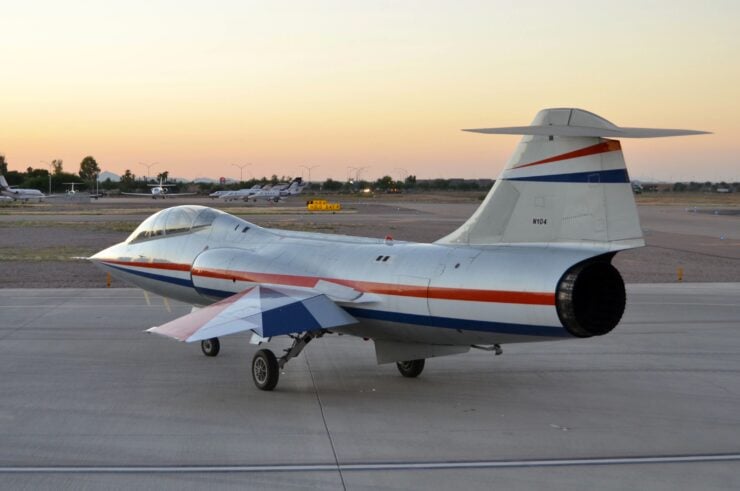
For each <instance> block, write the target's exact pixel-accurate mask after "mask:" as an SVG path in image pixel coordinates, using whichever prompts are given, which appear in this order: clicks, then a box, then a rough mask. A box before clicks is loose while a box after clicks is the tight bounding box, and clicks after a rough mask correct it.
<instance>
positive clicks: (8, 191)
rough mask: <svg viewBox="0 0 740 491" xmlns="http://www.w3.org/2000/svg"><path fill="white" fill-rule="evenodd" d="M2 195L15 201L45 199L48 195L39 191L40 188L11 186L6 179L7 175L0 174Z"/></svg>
mask: <svg viewBox="0 0 740 491" xmlns="http://www.w3.org/2000/svg"><path fill="white" fill-rule="evenodd" d="M0 195H2V196H5V197H8V198H10V199H12V200H13V201H28V200H31V199H36V200H39V201H41V200H43V199H45V198H47V196H46V195H45V194H44V193H42V192H41V191H39V190H38V189H21V188H16V187H11V186H9V185H8V181H6V180H5V176H3V175H1V174H0Z"/></svg>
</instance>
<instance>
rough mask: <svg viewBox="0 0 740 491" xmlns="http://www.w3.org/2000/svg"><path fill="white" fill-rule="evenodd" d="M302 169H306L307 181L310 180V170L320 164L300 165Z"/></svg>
mask: <svg viewBox="0 0 740 491" xmlns="http://www.w3.org/2000/svg"><path fill="white" fill-rule="evenodd" d="M301 167H303V168H304V169H306V170H308V182H309V183H310V182H311V170H313V169H315V168H316V167H321V166H320V165H310V166H309V165H302V166H301Z"/></svg>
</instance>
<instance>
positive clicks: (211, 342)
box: [200, 338, 221, 356]
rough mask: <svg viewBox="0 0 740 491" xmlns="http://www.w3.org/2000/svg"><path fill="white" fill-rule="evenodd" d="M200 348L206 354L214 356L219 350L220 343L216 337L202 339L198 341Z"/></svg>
mask: <svg viewBox="0 0 740 491" xmlns="http://www.w3.org/2000/svg"><path fill="white" fill-rule="evenodd" d="M200 349H201V351H202V352H203V354H204V355H206V356H216V355H218V352H219V351H221V343H220V342H219V341H218V338H211V339H204V340H203V341H201V342H200Z"/></svg>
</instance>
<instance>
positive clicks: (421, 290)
mask: <svg viewBox="0 0 740 491" xmlns="http://www.w3.org/2000/svg"><path fill="white" fill-rule="evenodd" d="M102 262H104V263H111V264H117V265H121V266H133V267H138V268H151V269H163V270H168V271H190V272H191V274H192V275H193V276H200V277H203V278H214V279H220V280H232V281H234V280H238V281H247V282H250V283H268V284H273V285H286V286H300V287H305V288H313V287H315V286H316V283H317V282H318V281H320V280H324V281H328V282H330V283H336V284H339V285H344V286H347V287H350V288H354V289H355V290H357V291H361V292H366V293H377V294H380V295H396V296H401V297H415V298H433V299H436V300H460V301H466V302H491V303H513V304H523V305H548V306H552V305H555V294H554V293H538V292H515V291H505V290H475V289H468V288H444V287H426V286H422V285H396V284H393V283H378V282H374V281H356V280H344V279H339V278H319V277H315V276H298V275H287V274H274V273H257V272H249V271H230V270H226V269H206V268H193V269H192V271H191V269H190V265H189V264H176V263H148V262H140V261H119V260H113V259H106V260H104V261H102Z"/></svg>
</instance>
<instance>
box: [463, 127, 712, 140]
mask: <svg viewBox="0 0 740 491" xmlns="http://www.w3.org/2000/svg"><path fill="white" fill-rule="evenodd" d="M463 131H470V132H472V133H485V134H488V135H537V136H574V137H577V136H585V137H600V138H661V137H665V136H687V135H705V134H708V133H709V132H708V131H696V130H679V129H667V128H666V129H661V128H615V129H612V128H593V127H587V126H560V125H545V126H542V125H540V126H509V127H506V128H477V129H465V130H463Z"/></svg>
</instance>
